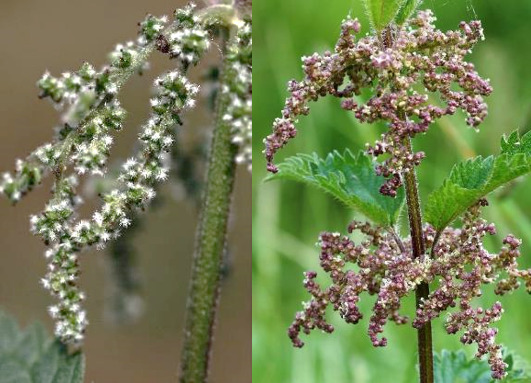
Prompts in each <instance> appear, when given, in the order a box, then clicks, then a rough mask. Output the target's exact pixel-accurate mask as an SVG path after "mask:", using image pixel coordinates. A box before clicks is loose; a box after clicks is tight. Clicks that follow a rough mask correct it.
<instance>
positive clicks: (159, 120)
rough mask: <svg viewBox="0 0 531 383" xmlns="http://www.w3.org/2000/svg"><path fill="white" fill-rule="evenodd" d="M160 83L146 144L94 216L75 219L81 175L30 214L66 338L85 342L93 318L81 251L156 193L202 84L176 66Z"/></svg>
mask: <svg viewBox="0 0 531 383" xmlns="http://www.w3.org/2000/svg"><path fill="white" fill-rule="evenodd" d="M155 84H156V88H155V90H156V94H155V96H154V98H153V99H152V100H154V101H157V102H156V105H157V108H153V112H152V115H151V117H150V118H149V120H148V122H147V123H146V124H145V126H144V127H143V131H142V133H141V135H140V139H141V142H142V147H141V148H140V150H139V151H138V154H137V155H136V157H134V158H130V159H129V160H127V161H126V162H125V164H124V165H123V167H122V171H121V173H120V176H119V177H118V180H119V181H121V184H122V186H121V187H120V188H118V189H114V190H112V191H110V192H108V193H106V194H104V195H103V200H104V204H103V207H102V208H101V210H100V211H97V212H95V213H94V214H93V216H92V219H91V220H79V221H75V219H74V218H75V207H76V206H77V205H78V203H79V202H80V201H79V197H77V195H76V193H75V186H76V184H77V176H76V175H72V176H70V177H65V178H64V179H62V180H60V181H59V182H58V183H57V184H56V190H54V199H53V200H52V202H50V203H49V204H47V206H46V208H45V210H44V211H43V212H42V213H41V214H40V215H39V216H33V217H31V226H32V231H33V232H34V233H35V234H37V235H39V236H41V237H42V238H43V240H44V241H45V243H47V244H48V245H50V249H49V250H48V251H47V252H46V256H47V258H48V259H49V260H50V264H49V270H48V274H47V275H46V276H45V278H43V279H42V284H43V286H44V287H45V288H47V289H48V290H50V291H51V293H52V294H53V295H54V296H55V297H57V298H58V299H59V303H58V304H57V305H54V306H52V307H51V308H50V313H51V314H52V316H53V317H54V319H56V336H58V337H59V338H61V339H62V340H63V341H64V342H70V343H77V342H80V341H81V340H82V337H83V332H84V328H85V326H86V324H87V323H88V322H87V320H86V315H85V312H84V311H83V310H82V309H81V306H80V303H81V301H82V300H83V293H82V292H80V291H79V289H78V287H77V284H76V283H75V282H76V280H77V277H78V275H79V267H78V263H77V254H78V253H79V252H81V251H82V250H83V249H84V248H86V247H89V246H92V245H97V246H98V247H100V248H102V247H104V246H105V244H106V242H107V241H109V240H110V239H112V238H115V237H117V236H118V235H119V233H120V229H122V228H127V227H128V226H129V225H130V223H131V220H130V218H128V215H130V214H131V212H132V211H134V210H136V209H143V208H145V207H146V205H147V204H148V203H149V202H150V201H151V200H152V199H153V197H154V196H155V191H154V185H155V184H156V183H158V182H161V181H165V180H166V179H167V177H168V169H166V168H164V167H163V164H162V163H163V156H164V153H166V152H168V151H169V150H170V149H171V144H172V142H173V139H172V132H171V130H172V129H173V127H174V125H175V120H176V118H178V117H177V116H178V114H180V113H182V112H183V111H184V110H186V109H188V108H190V107H191V106H193V104H194V103H193V97H195V96H196V94H197V92H198V89H199V88H198V87H197V86H196V85H193V84H191V83H190V82H189V81H188V80H187V79H186V78H185V77H183V76H182V75H180V74H179V73H177V72H175V71H174V72H170V73H168V74H166V75H164V76H162V77H160V78H158V79H157V80H156V82H155ZM161 105H165V107H161ZM106 137H110V136H106ZM104 140H105V138H103V139H102V140H93V142H100V141H104Z"/></svg>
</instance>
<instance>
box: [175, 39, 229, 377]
mask: <svg viewBox="0 0 531 383" xmlns="http://www.w3.org/2000/svg"><path fill="white" fill-rule="evenodd" d="M225 34H226V35H227V34H228V31H227V30H226V31H225ZM226 41H227V39H226V38H225V39H224V46H225V47H226ZM223 72H224V71H223ZM223 81H224V75H223V74H222V77H221V84H223ZM220 89H221V87H220ZM228 102H229V100H227V98H226V97H225V95H224V94H223V92H221V91H220V92H219V94H218V99H217V107H216V127H215V130H214V137H213V138H212V144H211V149H210V157H209V164H208V171H207V182H206V190H205V194H204V197H203V198H204V199H203V205H202V209H203V211H202V214H201V220H200V223H199V227H198V231H197V238H196V250H195V256H194V265H193V269H192V278H191V284H190V292H189V296H188V304H187V318H186V325H185V333H184V344H183V350H182V357H181V372H180V382H181V383H203V382H206V379H207V375H208V364H209V355H210V349H211V345H212V337H213V331H214V323H215V317H216V311H217V306H218V300H219V292H220V281H221V271H222V259H223V251H224V247H225V240H226V233H227V221H228V216H229V210H230V202H231V195H232V189H233V184H234V175H235V164H236V163H235V157H236V154H237V146H236V145H235V144H233V143H232V141H231V139H232V136H231V129H230V127H229V126H227V124H226V123H225V122H224V121H223V114H224V110H225V109H226V106H227V103H228Z"/></svg>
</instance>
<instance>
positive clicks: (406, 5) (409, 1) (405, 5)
mask: <svg viewBox="0 0 531 383" xmlns="http://www.w3.org/2000/svg"><path fill="white" fill-rule="evenodd" d="M421 3H422V0H405V1H403V2H402V5H401V6H400V9H399V10H398V13H397V15H396V17H395V22H396V23H397V24H398V25H402V24H404V23H405V22H406V21H407V19H409V18H410V17H411V15H413V13H414V12H415V10H416V9H417V8H418V7H419V5H420V4H421Z"/></svg>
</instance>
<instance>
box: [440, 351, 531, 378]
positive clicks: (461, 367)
mask: <svg viewBox="0 0 531 383" xmlns="http://www.w3.org/2000/svg"><path fill="white" fill-rule="evenodd" d="M503 360H504V362H505V363H507V369H506V372H507V376H506V377H505V378H504V379H503V382H504V383H516V382H520V383H525V382H527V383H529V382H531V376H530V375H529V371H528V370H529V367H528V365H527V364H526V363H519V362H521V361H520V358H519V357H515V356H514V355H513V354H511V353H505V355H504V358H503ZM522 364H523V365H522ZM433 370H434V371H433V372H434V379H435V383H494V382H496V380H494V379H492V378H491V371H490V367H489V364H488V363H487V361H486V360H477V359H476V358H468V357H467V355H466V354H465V352H464V351H462V350H459V351H448V350H442V351H441V352H440V353H436V354H435V355H434V357H433Z"/></svg>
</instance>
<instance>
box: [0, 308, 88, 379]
mask: <svg viewBox="0 0 531 383" xmlns="http://www.w3.org/2000/svg"><path fill="white" fill-rule="evenodd" d="M84 372H85V360H84V357H83V354H81V353H80V352H76V353H74V354H68V352H67V350H66V347H65V346H63V345H62V344H61V343H60V342H58V341H56V340H53V339H50V338H49V337H48V336H47V334H46V331H45V329H44V327H43V326H42V325H41V324H40V323H36V324H33V325H31V326H30V327H28V328H27V329H26V330H25V331H21V330H20V329H19V327H18V326H17V324H16V322H15V320H14V319H13V318H12V317H10V316H9V315H7V314H5V313H4V312H3V311H1V310H0V382H2V383H81V382H83V375H84Z"/></svg>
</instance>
